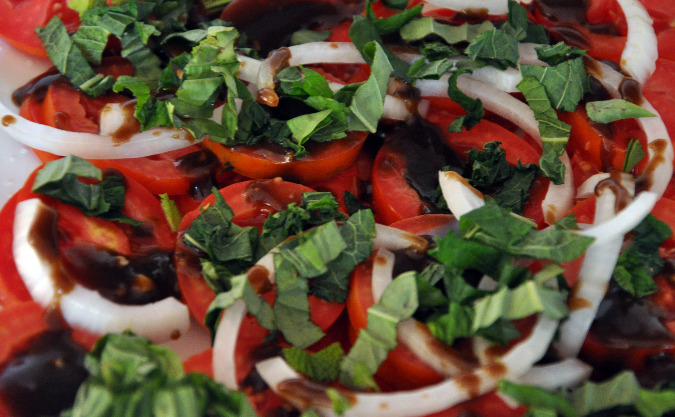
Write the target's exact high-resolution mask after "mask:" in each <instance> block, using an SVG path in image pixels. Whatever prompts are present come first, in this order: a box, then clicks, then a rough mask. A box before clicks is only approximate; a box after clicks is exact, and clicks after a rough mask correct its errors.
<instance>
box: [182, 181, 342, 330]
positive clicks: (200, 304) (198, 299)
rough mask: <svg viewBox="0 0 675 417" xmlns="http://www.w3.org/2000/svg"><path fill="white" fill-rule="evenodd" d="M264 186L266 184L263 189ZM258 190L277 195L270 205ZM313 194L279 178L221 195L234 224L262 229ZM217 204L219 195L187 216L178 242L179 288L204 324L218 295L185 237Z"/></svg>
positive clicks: (240, 186) (242, 184)
mask: <svg viewBox="0 0 675 417" xmlns="http://www.w3.org/2000/svg"><path fill="white" fill-rule="evenodd" d="M260 184H265V185H264V186H261V185H260ZM256 187H258V188H260V187H262V188H263V189H265V190H269V191H271V192H272V193H273V194H271V195H268V197H270V200H269V201H268V202H267V203H265V202H264V201H263V200H261V198H263V197H265V192H262V193H260V194H258V197H256V193H258V191H255V188H256ZM251 190H253V191H251ZM311 191H314V190H313V189H311V188H308V187H305V186H304V185H300V184H295V183H291V182H286V181H282V180H281V179H280V178H277V179H274V180H265V181H256V180H249V181H243V182H239V183H236V184H232V185H229V186H227V187H225V188H223V189H221V190H220V194H221V195H222V196H223V198H224V199H225V201H226V202H227V204H228V205H229V206H230V208H231V209H232V211H233V213H234V218H233V222H234V223H235V224H237V225H239V226H255V227H258V228H259V229H261V228H262V225H263V223H264V222H265V219H267V217H268V216H269V215H270V214H273V213H276V212H277V211H280V210H283V209H284V208H286V206H287V205H288V204H289V203H291V202H294V203H297V204H300V202H301V198H302V193H304V192H311ZM214 201H215V196H213V195H211V196H209V197H208V198H206V199H205V200H204V202H203V203H202V205H201V208H198V209H195V210H193V211H191V212H189V213H187V214H186V215H185V216H184V217H183V220H182V221H181V224H180V227H179V230H180V232H179V234H178V239H177V240H176V272H177V275H178V285H179V287H180V291H181V294H182V295H183V299H184V300H185V303H186V304H187V305H188V307H189V309H190V313H191V314H192V316H193V317H194V318H195V319H196V320H197V321H198V322H199V323H203V322H204V317H206V310H207V309H208V307H209V305H210V304H211V302H212V301H213V299H214V297H215V294H214V293H213V290H212V289H211V288H210V287H209V286H208V284H206V281H204V279H203V278H202V276H201V266H200V265H199V264H195V259H194V257H193V255H192V254H193V250H192V249H191V248H190V247H188V246H187V245H186V244H185V243H184V242H183V236H184V233H185V231H186V230H187V229H188V227H189V226H190V225H191V224H192V222H193V221H194V220H195V219H196V218H197V216H199V213H200V212H201V210H202V208H203V207H206V206H207V205H208V204H213V202H214ZM314 298H316V297H313V296H310V298H309V299H310V302H314V303H316V304H318V306H324V307H329V306H325V305H323V303H324V301H323V300H319V299H316V300H318V301H312V299H314ZM325 303H327V302H325ZM327 304H330V303H327ZM318 306H316V307H315V308H317V307H318ZM320 319H321V316H317V320H320ZM333 321H334V318H333ZM315 323H316V322H315ZM317 324H320V323H317Z"/></svg>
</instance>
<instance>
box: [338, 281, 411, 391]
mask: <svg viewBox="0 0 675 417" xmlns="http://www.w3.org/2000/svg"><path fill="white" fill-rule="evenodd" d="M416 309H417V286H416V285H415V273H414V272H406V273H403V274H401V275H399V276H398V277H396V278H395V279H394V280H393V281H392V282H391V283H390V284H389V285H388V286H387V288H386V289H385V290H384V292H383V293H382V298H381V299H380V301H379V302H377V303H375V304H373V305H372V306H371V307H370V308H368V325H367V327H366V328H365V329H362V330H361V331H360V332H359V336H358V337H357V339H356V342H354V346H352V348H351V350H350V351H349V354H348V355H347V356H346V357H345V358H344V360H343V361H342V364H341V366H340V383H342V384H344V385H347V386H349V387H353V388H375V389H377V385H376V384H375V381H374V380H373V379H372V376H373V375H374V374H375V372H377V369H378V368H379V367H380V364H381V363H382V362H384V360H385V359H386V358H387V354H388V353H389V351H391V350H392V349H394V348H395V347H396V345H397V343H398V342H397V339H396V326H397V325H398V324H399V323H400V322H401V321H403V320H405V319H407V318H409V317H411V316H412V314H413V313H414V312H415V310H416Z"/></svg>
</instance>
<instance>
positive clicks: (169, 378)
mask: <svg viewBox="0 0 675 417" xmlns="http://www.w3.org/2000/svg"><path fill="white" fill-rule="evenodd" d="M85 366H86V368H87V370H88V371H89V373H90V375H89V377H88V378H87V379H86V380H85V382H84V383H83V384H82V385H81V386H80V388H79V390H78V393H77V396H76V397H75V403H74V405H73V408H72V409H70V410H66V411H64V412H63V414H62V415H70V416H90V417H98V416H101V417H103V416H118V415H120V416H121V415H123V414H122V413H124V415H135V416H150V415H162V416H167V417H179V416H180V417H200V416H205V415H216V414H211V411H212V410H218V415H222V416H232V417H235V416H241V417H244V416H246V417H252V416H254V415H255V413H254V411H253V409H252V408H251V406H250V404H249V403H248V400H247V399H246V396H245V395H244V394H243V393H235V392H229V391H228V390H227V389H226V388H225V387H224V386H223V385H221V384H218V383H216V382H215V381H213V380H212V379H211V378H209V377H207V376H206V375H203V374H189V375H184V371H183V366H182V363H181V360H180V358H179V357H178V356H177V355H176V353H174V352H173V351H172V350H171V349H169V348H168V347H165V346H160V345H154V344H152V343H150V342H149V341H148V340H147V339H145V338H142V337H139V336H134V335H132V334H130V333H124V334H108V335H105V336H103V337H102V338H101V339H99V341H98V342H97V343H96V345H95V346H94V349H93V350H92V352H91V353H90V354H88V355H87V357H86V358H85ZM122 410H123V411H122Z"/></svg>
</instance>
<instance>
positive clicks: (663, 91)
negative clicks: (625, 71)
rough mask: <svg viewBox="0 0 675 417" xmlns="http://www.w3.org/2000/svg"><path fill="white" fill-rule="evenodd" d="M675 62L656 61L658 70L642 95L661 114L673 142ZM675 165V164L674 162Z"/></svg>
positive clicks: (646, 84) (674, 136)
mask: <svg viewBox="0 0 675 417" xmlns="http://www.w3.org/2000/svg"><path fill="white" fill-rule="evenodd" d="M674 78H675V61H671V60H668V59H658V60H656V70H655V71H654V74H652V76H651V77H650V78H649V79H648V80H647V82H646V83H645V85H644V87H643V88H642V93H643V94H644V96H645V98H646V99H647V100H649V102H650V103H651V104H652V105H653V106H654V108H655V109H656V110H657V111H658V112H659V114H660V115H661V118H662V119H663V122H664V123H665V125H666V128H667V129H668V133H669V134H670V140H671V142H672V141H673V140H675V139H674V138H675V112H673V111H672V110H673V109H674V108H675V85H673V82H672V80H673V79H674ZM674 164H675V162H674Z"/></svg>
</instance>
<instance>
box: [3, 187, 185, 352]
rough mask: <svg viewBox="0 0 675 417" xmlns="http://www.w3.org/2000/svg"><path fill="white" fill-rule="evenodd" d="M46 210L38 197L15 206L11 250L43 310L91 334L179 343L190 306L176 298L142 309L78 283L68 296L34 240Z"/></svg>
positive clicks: (147, 305) (169, 298) (160, 301)
mask: <svg viewBox="0 0 675 417" xmlns="http://www.w3.org/2000/svg"><path fill="white" fill-rule="evenodd" d="M43 210H52V209H50V208H48V207H47V206H46V205H45V204H44V203H42V202H41V201H40V200H39V199H38V198H32V199H28V200H24V201H22V202H20V203H19V204H17V206H16V214H15V222H14V229H13V231H14V237H13V244H12V250H13V254H14V259H15V264H16V268H17V271H18V272H19V275H20V276H21V278H22V280H23V282H24V284H25V285H26V288H27V289H28V292H29V293H30V294H31V297H32V298H33V299H34V300H35V301H36V302H37V303H38V304H40V305H42V306H43V307H48V306H53V305H57V306H58V307H59V308H60V311H61V314H62V315H63V318H64V319H65V321H66V323H68V324H69V325H71V326H76V327H80V328H82V329H84V330H87V331H90V332H92V333H98V334H103V333H108V332H123V331H125V330H131V331H132V332H134V333H137V334H139V335H142V336H145V337H147V338H149V339H150V340H152V341H153V342H163V341H166V340H170V339H177V338H178V337H180V336H181V335H183V334H185V333H186V332H187V331H188V329H189V328H190V313H189V311H188V308H187V306H185V304H183V303H181V302H180V301H178V300H176V299H175V298H173V297H167V298H164V299H162V300H159V301H157V302H153V303H148V304H143V305H123V304H118V303H114V302H112V301H110V300H108V299H107V298H104V297H102V296H101V295H100V294H99V293H98V292H97V291H94V290H90V289H88V288H85V287H83V286H82V285H80V284H78V283H75V284H74V285H73V288H71V289H69V290H68V291H67V292H64V291H63V290H62V289H60V288H57V287H56V285H55V284H54V278H53V275H54V274H56V273H57V272H55V271H54V270H53V268H52V265H51V263H50V262H49V260H46V259H44V257H43V255H42V254H41V251H40V248H39V247H36V246H35V244H36V243H35V242H33V241H32V239H31V237H30V236H31V230H32V229H33V225H34V224H35V221H36V219H37V218H38V217H39V216H40V213H42V212H43Z"/></svg>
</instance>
